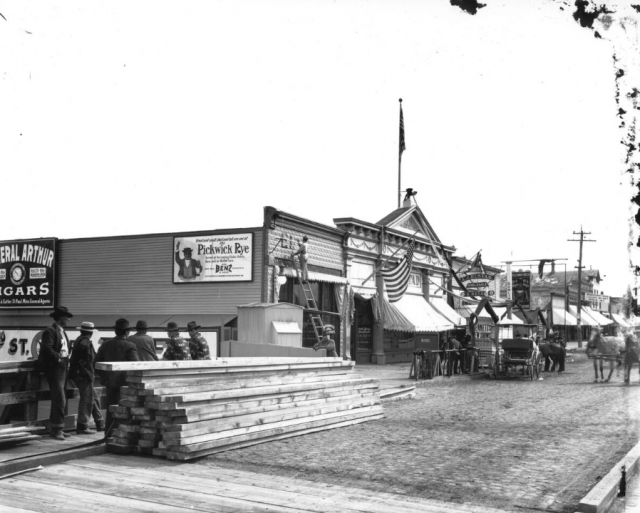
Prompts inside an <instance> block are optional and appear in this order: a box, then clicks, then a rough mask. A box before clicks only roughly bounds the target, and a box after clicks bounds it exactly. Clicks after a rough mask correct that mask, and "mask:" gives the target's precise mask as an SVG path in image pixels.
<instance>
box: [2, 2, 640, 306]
mask: <svg viewBox="0 0 640 513" xmlns="http://www.w3.org/2000/svg"><path fill="white" fill-rule="evenodd" d="M486 3H487V4H488V5H487V7H485V8H483V9H481V10H480V11H479V12H478V13H477V14H476V15H475V16H472V15H470V14H468V13H467V12H464V11H463V10H461V9H459V8H457V7H453V6H451V5H450V2H449V1H448V0H429V1H396V2H388V1H359V0H354V1H346V2H328V1H308V0H305V1H303V2H300V1H293V0H292V1H273V0H270V1H263V0H262V1H218V2H215V1H206V2H196V1H188V2H179V3H176V2H162V1H153V2H140V1H135V2H131V1H126V2H118V1H109V2H91V3H87V2H71V1H65V2H21V1H15V2H0V13H2V15H3V16H4V18H6V21H5V20H4V19H2V18H0V45H1V48H2V51H1V52H0V137H1V139H0V140H1V141H2V169H3V172H2V175H1V176H2V185H3V186H2V190H3V195H2V216H3V221H2V224H1V225H0V240H11V239H18V238H32V237H51V236H53V237H59V238H63V239H66V238H76V237H95V236H109V235H127V234H142V233H163V232H182V231H200V230H208V229H212V230H213V229H220V228H234V227H238V228H240V227H252V226H260V225H261V224H262V212H263V210H262V209H263V207H264V206H266V205H271V206H274V207H276V208H279V209H282V210H286V211H288V212H290V213H293V214H295V215H298V216H302V217H307V218H310V219H313V220H315V221H318V222H321V223H325V224H329V225H332V224H333V223H332V220H333V219H334V218H337V217H355V218H359V219H362V220H365V221H369V222H376V221H378V220H379V219H381V218H382V217H383V216H385V215H386V214H387V213H389V212H390V211H392V210H394V209H395V208H396V206H397V180H398V176H397V175H398V161H397V159H398V113H399V111H398V99H399V98H402V99H403V108H404V117H405V129H406V147H407V149H406V152H405V153H404V155H403V161H402V188H403V189H404V188H406V187H412V188H414V189H416V190H418V195H417V197H416V199H417V201H418V204H419V206H420V208H421V209H422V211H423V212H424V214H425V215H426V216H427V218H428V220H429V221H430V223H431V225H432V226H433V228H434V230H435V232H436V233H437V234H438V236H439V237H440V239H441V240H442V242H444V243H445V244H450V245H454V246H456V247H457V248H458V250H459V251H458V254H460V255H466V256H468V257H470V256H472V255H473V254H474V253H475V252H477V251H478V250H480V249H481V250H482V254H483V257H484V261H485V263H488V264H499V263H500V262H502V261H505V260H509V259H511V258H513V259H516V260H517V259H535V258H568V259H569V260H567V269H573V268H574V266H576V265H577V258H578V244H577V243H575V242H567V239H573V238H576V236H574V234H573V232H575V231H579V230H580V228H581V226H582V227H583V228H584V230H585V231H587V232H591V235H590V238H592V239H595V240H597V242H590V243H586V244H585V248H584V264H585V265H586V266H587V268H589V267H593V268H597V269H599V270H600V272H601V274H602V275H605V276H606V277H605V281H604V282H603V286H602V290H604V292H605V294H611V295H622V294H623V292H624V290H625V289H626V286H627V284H629V283H631V277H630V273H629V269H628V268H629V254H628V249H627V245H628V242H629V239H630V235H629V229H630V225H629V221H628V220H629V218H630V216H631V215H633V213H635V210H633V211H632V210H631V206H630V202H629V199H630V197H631V195H632V189H631V187H630V177H629V176H628V175H626V176H625V175H624V173H623V171H624V167H623V165H622V160H623V158H624V147H623V146H622V145H621V144H620V140H621V138H622V136H623V133H622V131H621V130H620V128H619V127H618V124H619V120H618V118H617V117H616V114H617V111H618V107H617V105H616V102H615V80H614V77H615V75H614V65H613V58H612V55H613V51H612V45H611V43H610V42H609V41H607V40H605V39H596V38H595V37H594V35H593V32H592V31H590V30H586V29H584V28H582V27H580V25H579V24H578V23H576V22H575V21H574V19H573V18H572V16H571V8H570V7H565V9H564V10H562V9H560V7H561V6H563V2H556V1H552V0H548V1H545V0H519V1H517V2H502V1H500V2H492V1H489V0H488V1H487V2H486ZM566 5H568V4H566Z"/></svg>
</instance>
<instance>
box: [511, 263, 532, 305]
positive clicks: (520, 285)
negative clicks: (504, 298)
mask: <svg viewBox="0 0 640 513" xmlns="http://www.w3.org/2000/svg"><path fill="white" fill-rule="evenodd" d="M511 276H512V280H513V285H512V288H513V299H514V300H515V301H517V302H518V304H519V305H520V306H521V307H522V308H524V309H527V310H528V309H530V308H531V271H513V272H512V273H511Z"/></svg>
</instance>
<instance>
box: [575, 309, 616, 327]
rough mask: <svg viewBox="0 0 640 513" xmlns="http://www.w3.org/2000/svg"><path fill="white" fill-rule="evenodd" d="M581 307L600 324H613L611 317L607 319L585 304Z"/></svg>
mask: <svg viewBox="0 0 640 513" xmlns="http://www.w3.org/2000/svg"><path fill="white" fill-rule="evenodd" d="M582 309H583V310H585V311H586V312H587V313H588V314H589V315H590V316H591V318H592V319H594V320H595V321H596V322H597V323H598V324H599V325H600V326H607V325H609V324H613V321H612V320H611V319H607V318H606V317H605V316H604V315H602V314H601V313H600V312H598V311H597V310H594V309H593V308H590V307H588V306H585V307H583V308H582Z"/></svg>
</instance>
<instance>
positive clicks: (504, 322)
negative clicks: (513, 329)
mask: <svg viewBox="0 0 640 513" xmlns="http://www.w3.org/2000/svg"><path fill="white" fill-rule="evenodd" d="M493 311H494V312H495V313H496V315H497V316H498V317H499V318H500V320H499V321H498V325H500V326H524V325H525V324H527V323H526V322H524V321H523V320H522V319H520V317H518V316H517V315H516V313H515V310H514V309H513V308H512V309H511V319H509V317H508V316H507V315H506V314H507V307H506V306H494V307H493ZM503 315H504V317H502V316H503Z"/></svg>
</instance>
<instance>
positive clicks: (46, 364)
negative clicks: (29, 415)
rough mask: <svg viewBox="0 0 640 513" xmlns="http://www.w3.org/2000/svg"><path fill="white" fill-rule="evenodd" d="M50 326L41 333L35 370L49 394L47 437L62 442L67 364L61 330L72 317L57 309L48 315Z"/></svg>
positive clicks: (64, 434) (68, 313)
mask: <svg viewBox="0 0 640 513" xmlns="http://www.w3.org/2000/svg"><path fill="white" fill-rule="evenodd" d="M49 316H50V317H53V324H52V325H51V326H49V327H48V328H47V329H45V330H44V331H43V332H42V339H41V341H40V351H39V353H38V368H39V369H40V370H41V371H42V372H44V375H45V377H46V378H47V382H48V383H49V390H50V392H51V412H50V414H49V425H50V431H49V434H50V436H51V438H55V439H56V440H64V439H65V437H66V436H69V435H67V434H66V433H65V432H64V431H63V428H64V419H65V407H66V405H67V398H66V395H65V391H64V387H65V384H66V382H67V367H68V364H69V349H70V347H69V338H68V337H67V334H66V333H65V331H64V328H65V327H66V326H67V324H68V323H69V319H71V318H72V317H73V315H72V314H71V312H70V311H69V310H68V309H67V308H65V307H64V306H57V307H56V308H55V309H54V310H53V312H52V313H50V314H49Z"/></svg>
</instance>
